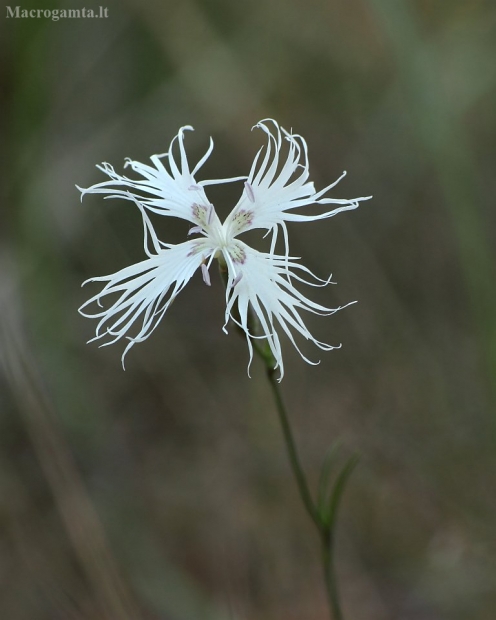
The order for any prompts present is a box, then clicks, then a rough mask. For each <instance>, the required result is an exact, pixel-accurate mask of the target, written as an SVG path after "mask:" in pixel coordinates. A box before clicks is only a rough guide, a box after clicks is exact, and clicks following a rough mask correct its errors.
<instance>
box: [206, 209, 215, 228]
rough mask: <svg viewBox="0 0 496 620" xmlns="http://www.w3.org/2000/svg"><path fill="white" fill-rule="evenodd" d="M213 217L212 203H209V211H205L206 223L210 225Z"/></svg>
mask: <svg viewBox="0 0 496 620" xmlns="http://www.w3.org/2000/svg"><path fill="white" fill-rule="evenodd" d="M213 219H214V205H210V207H209V211H208V213H207V224H208V225H209V226H210V224H211V223H212V221H213Z"/></svg>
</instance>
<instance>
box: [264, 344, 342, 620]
mask: <svg viewBox="0 0 496 620" xmlns="http://www.w3.org/2000/svg"><path fill="white" fill-rule="evenodd" d="M255 350H256V351H257V353H258V355H259V356H260V357H261V358H262V359H263V361H264V363H265V366H266V369H267V377H268V379H269V383H270V387H271V388H272V394H273V395H274V400H275V403H276V409H277V413H278V415H279V421H280V423H281V428H282V432H283V435H284V441H285V443H286V450H287V453H288V457H289V462H290V465H291V469H292V471H293V475H294V477H295V480H296V484H297V485H298V490H299V492H300V497H301V501H302V502H303V505H304V506H305V509H306V511H307V513H308V515H309V516H310V518H311V519H312V521H313V522H314V524H315V526H316V527H317V530H318V531H319V534H320V538H321V542H322V562H323V565H324V579H325V585H326V589H327V596H328V599H329V606H330V608H331V611H332V615H331V617H332V618H333V619H334V620H342V619H343V614H342V612H341V605H340V603H339V592H338V587H337V579H336V571H335V566H334V535H333V534H334V533H333V531H332V530H333V527H332V526H331V525H330V524H329V525H327V524H326V523H325V522H324V521H323V519H322V516H321V514H320V513H319V511H318V509H317V507H316V505H315V503H314V501H313V499H312V494H311V493H310V489H309V486H308V481H307V478H306V476H305V473H304V471H303V468H302V466H301V463H300V459H299V456H298V451H297V448H296V443H295V440H294V437H293V431H292V430H291V425H290V422H289V418H288V414H287V412H286V407H285V405H284V401H283V399H282V395H281V390H280V385H279V382H278V381H277V379H276V376H275V375H276V373H275V371H274V363H273V361H274V360H273V359H272V360H271V359H270V358H271V357H272V356H271V355H269V354H268V353H267V351H264V350H261V349H260V347H259V346H258V345H256V346H255Z"/></svg>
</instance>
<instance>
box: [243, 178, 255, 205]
mask: <svg viewBox="0 0 496 620" xmlns="http://www.w3.org/2000/svg"><path fill="white" fill-rule="evenodd" d="M245 190H246V195H247V196H248V200H249V201H250V202H255V194H254V193H253V187H252V186H251V185H250V184H249V183H248V181H245Z"/></svg>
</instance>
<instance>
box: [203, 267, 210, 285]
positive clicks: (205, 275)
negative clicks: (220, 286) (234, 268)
mask: <svg viewBox="0 0 496 620" xmlns="http://www.w3.org/2000/svg"><path fill="white" fill-rule="evenodd" d="M201 272H202V276H203V281H204V282H205V284H206V285H207V286H210V285H211V282H210V274H209V273H208V267H207V266H206V265H205V263H202V264H201Z"/></svg>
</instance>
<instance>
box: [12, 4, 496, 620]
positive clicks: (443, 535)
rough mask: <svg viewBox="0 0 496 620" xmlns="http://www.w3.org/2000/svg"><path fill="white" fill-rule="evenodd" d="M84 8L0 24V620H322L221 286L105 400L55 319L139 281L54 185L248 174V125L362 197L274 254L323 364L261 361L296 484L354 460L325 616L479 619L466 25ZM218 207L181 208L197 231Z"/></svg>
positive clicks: (117, 208)
mask: <svg viewBox="0 0 496 620" xmlns="http://www.w3.org/2000/svg"><path fill="white" fill-rule="evenodd" d="M78 6H79V8H80V6H82V5H77V4H74V3H72V4H69V3H67V4H64V3H59V4H55V3H53V2H52V1H50V0H47V2H45V3H44V4H34V3H32V2H31V3H28V2H25V3H23V4H22V8H26V9H29V8H33V7H34V8H52V9H54V8H58V9H62V8H66V9H67V8H78ZM90 6H91V5H90V4H87V5H86V7H88V8H89V7H90ZM105 6H106V7H108V18H107V19H98V20H97V19H94V20H91V19H65V20H60V21H51V20H48V19H43V18H41V19H12V18H6V11H5V6H4V7H3V9H2V16H1V19H0V28H1V33H0V34H1V38H0V50H1V51H0V54H1V74H0V97H1V118H0V122H1V146H2V151H1V166H0V174H1V175H2V182H1V188H0V191H1V195H0V200H1V227H0V235H1V237H0V239H1V250H0V359H1V366H0V387H1V392H0V407H1V417H0V425H1V428H0V487H1V505H0V618H2V620H3V619H5V620H94V619H95V620H99V619H102V620H103V619H104V620H117V619H119V620H128V619H129V620H131V619H132V620H140V619H143V620H197V619H200V618H201V619H202V620H203V619H207V620H228V619H236V620H242V619H243V620H248V619H250V620H252V619H253V620H255V619H256V620H265V619H267V620H269V619H270V620H276V619H277V620H292V619H294V620H297V619H298V620H299V619H303V618H304V619H305V620H320V619H322V618H326V617H327V614H328V612H327V609H326V601H325V594H324V588H323V586H322V583H321V574H320V558H319V547H318V540H317V538H316V536H315V534H314V532H313V529H312V526H311V524H310V523H309V522H308V521H307V519H306V515H305V514H304V512H303V509H302V508H301V506H300V503H299V498H298V496H297V492H296V488H295V485H294V481H293V479H292V478H291V475H290V471H289V467H288V464H287V459H286V454H285V452H284V445H283V443H282V438H281V434H280V429H279V427H278V424H277V418H276V414H275V410H274V407H273V403H272V400H271V395H270V391H269V387H268V385H267V383H266V380H265V377H264V373H263V370H262V368H261V367H260V364H259V363H258V362H257V360H256V361H255V362H254V364H253V368H252V375H253V378H252V379H251V380H250V379H248V377H247V375H246V363H247V350H246V345H245V343H244V342H243V341H242V340H241V339H240V338H239V337H238V336H237V335H236V333H235V331H233V330H231V332H232V333H230V334H229V336H225V335H224V334H223V332H222V331H221V327H222V323H223V292H222V284H221V282H220V281H216V280H214V282H213V286H212V287H211V288H208V287H206V286H205V285H204V284H203V282H202V279H201V276H199V275H198V274H197V275H196V276H195V277H194V278H193V280H192V282H191V283H190V284H189V286H188V287H187V288H186V289H185V291H184V292H183V293H182V294H181V296H180V297H179V298H178V299H177V301H176V303H174V305H173V306H172V308H171V309H170V311H169V312H168V314H167V316H166V318H165V320H164V321H163V322H162V324H161V326H160V327H159V329H157V330H156V332H155V333H154V334H153V337H152V338H150V339H149V340H148V341H146V342H145V343H144V344H140V345H138V346H136V347H134V348H133V350H132V351H131V352H130V354H129V356H128V358H127V370H126V372H123V370H122V368H121V362H120V355H121V352H122V344H121V343H119V344H117V345H114V346H112V347H108V348H103V349H98V348H97V346H96V345H95V343H93V344H90V345H86V344H85V342H86V340H88V339H89V338H90V337H92V335H93V333H94V328H95V324H94V322H92V321H89V320H87V319H84V318H82V317H81V316H79V314H78V313H77V308H78V307H79V306H80V305H81V304H82V303H83V302H84V301H85V300H86V299H88V297H89V295H90V293H91V294H93V293H94V292H96V290H97V289H96V287H94V288H91V285H88V287H87V288H85V289H83V290H81V288H80V284H81V282H82V281H83V280H85V279H86V278H88V277H91V276H95V275H104V274H108V273H112V272H113V271H116V270H118V269H120V268H121V267H124V266H126V265H128V264H130V262H132V261H135V260H138V259H140V258H141V257H142V231H141V221H140V217H139V214H138V212H137V210H136V209H134V208H131V207H130V205H129V204H127V203H119V202H118V201H109V202H103V200H102V199H101V197H99V196H89V197H87V198H86V199H85V201H84V203H83V204H81V203H80V201H79V192H78V191H77V190H76V189H75V184H78V185H80V186H83V187H87V186H89V185H91V184H93V183H97V182H99V181H102V180H103V179H104V177H103V175H102V174H101V173H100V172H99V171H97V170H96V168H95V164H98V163H100V162H102V161H108V162H110V163H112V164H113V165H114V166H115V168H116V170H117V171H119V172H122V165H123V163H124V157H126V156H129V157H132V158H133V159H137V160H139V161H146V160H147V158H148V157H149V156H150V155H151V154H154V153H163V152H164V151H166V150H167V148H168V145H169V142H170V140H171V138H172V137H173V136H174V135H175V134H176V133H177V130H178V128H179V127H180V126H181V125H184V124H192V125H193V126H194V127H195V128H196V132H195V133H194V134H188V136H187V148H188V153H189V155H190V157H191V161H196V160H197V158H198V156H199V155H200V154H202V153H203V152H204V151H205V149H206V146H207V144H208V137H209V136H210V135H212V136H213V138H214V140H215V143H216V148H215V150H214V154H213V155H212V157H211V159H210V160H209V161H208V163H207V165H206V166H205V170H204V174H203V175H201V176H200V178H213V177H215V176H219V177H227V176H235V175H240V174H247V173H248V170H249V167H250V165H251V162H252V159H253V157H254V154H255V152H256V150H257V149H258V148H259V146H260V145H261V144H262V143H263V142H264V140H263V139H262V135H261V134H260V133H259V132H250V128H251V127H252V125H254V124H255V123H256V122H257V121H258V120H260V119H262V118H265V117H268V116H270V117H273V118H275V119H277V120H278V122H279V123H280V124H281V125H282V126H283V127H286V128H288V129H289V128H293V130H294V131H295V132H297V133H300V134H302V135H303V136H304V137H305V138H306V140H307V142H308V145H309V153H310V170H311V175H312V178H313V180H314V181H315V183H316V185H317V187H318V188H321V187H323V186H324V185H325V184H328V183H330V182H331V181H332V180H334V179H335V178H337V177H338V176H339V175H340V173H341V171H342V170H347V171H348V176H347V177H346V179H344V180H343V181H342V182H341V184H340V185H339V186H338V187H337V188H336V190H334V194H333V195H334V196H336V197H350V198H351V197H354V196H364V195H369V194H373V196H374V199H373V200H372V201H370V202H367V203H364V204H363V205H362V206H361V207H360V209H359V210H357V211H354V212H351V213H345V214H341V215H339V216H338V217H336V218H333V219H331V220H327V221H325V222H323V223H321V224H319V223H310V224H305V225H295V226H292V227H291V229H290V234H291V247H292V252H293V253H294V254H296V255H298V256H302V257H303V259H304V261H305V264H307V265H308V266H309V267H310V268H311V269H312V270H314V271H315V272H316V273H317V274H318V275H320V276H322V277H324V276H326V275H327V274H328V273H329V272H330V271H332V272H333V275H334V279H335V280H336V281H337V282H338V285H337V286H333V287H328V288H327V289H325V290H321V291H316V292H315V298H317V299H319V300H321V301H323V302H324V303H326V304H329V305H331V306H332V305H338V304H341V303H345V302H347V301H351V300H353V299H357V300H358V302H359V303H358V304H356V305H354V306H352V307H351V308H348V309H346V310H344V311H343V312H341V313H339V314H337V315H336V316H334V317H331V318H328V319H323V318H319V317H313V316H310V317H309V318H308V325H309V327H310V329H311V331H312V332H313V333H314V334H315V335H316V336H317V337H319V338H320V339H322V340H324V341H326V342H332V343H336V344H337V343H339V342H343V348H342V349H341V350H339V351H333V352H331V353H327V354H325V353H324V354H322V356H321V359H322V363H321V364H320V365H319V366H317V367H311V366H308V365H306V364H305V363H304V362H303V361H302V360H301V359H300V358H299V356H298V355H297V353H295V352H294V351H293V350H292V348H291V346H290V345H289V343H288V342H285V343H284V347H285V359H286V363H287V374H286V377H285V379H284V380H283V383H282V389H283V393H284V396H285V398H286V400H287V402H288V404H289V408H290V415H291V419H292V421H293V423H294V427H295V432H296V435H297V439H298V442H299V445H300V449H301V456H302V460H303V462H304V464H305V467H306V468H307V471H308V473H309V476H310V478H311V480H312V482H315V481H316V479H317V476H318V472H319V469H320V467H321V463H322V460H323V458H324V454H325V452H326V450H327V448H328V447H329V445H330V444H331V443H332V442H333V441H334V440H336V439H337V438H340V439H341V441H342V449H341V455H342V456H341V458H342V459H343V460H344V459H345V458H346V457H347V456H349V455H350V454H351V453H352V452H355V451H357V452H359V453H360V454H361V455H362V460H361V463H360V466H359V468H358V469H357V471H356V472H355V473H354V475H353V478H352V480H351V484H350V486H349V488H348V490H347V493H346V496H345V499H344V503H343V506H342V512H341V514H340V519H339V530H338V548H337V559H338V571H339V578H340V583H341V591H342V597H343V606H344V611H345V617H346V618H347V619H349V620H393V619H402V620H444V619H449V620H458V619H470V620H493V619H494V618H495V615H496V612H495V609H496V536H495V532H496V527H495V510H496V491H495V486H496V453H495V451H496V419H495V401H496V383H495V373H496V290H495V286H494V283H495V279H494V276H495V273H494V241H495V231H496V227H495V224H496V215H495V210H494V195H495V193H496V180H495V179H496V177H495V174H494V170H495V166H496V150H495V135H496V133H495V130H496V114H495V109H496V108H495V104H496V5H495V3H494V1H493V0H486V1H484V0H471V1H470V2H467V1H466V0H437V1H436V0H417V1H413V0H326V1H324V0H308V1H306V2H304V1H303V0H285V1H283V0H271V1H263V0H247V1H245V2H237V3H236V2H232V1H231V2H229V1H228V0H178V1H176V2H172V1H169V0H166V1H163V2H159V1H158V0H155V1H154V0H147V1H146V2H142V3H141V2H138V1H137V0H126V1H125V2H121V3H117V2H115V0H112V1H111V2H109V3H108V4H106V5H105ZM239 191H240V188H239V186H236V187H234V186H232V187H231V186H230V187H228V188H227V189H224V190H222V192H221V191H220V190H215V189H214V190H213V191H212V192H211V193H210V196H211V197H212V198H213V199H214V200H215V203H216V206H217V208H218V211H219V212H220V214H221V215H226V214H227V213H228V212H229V210H230V208H231V207H232V205H233V204H234V201H235V200H236V199H237V195H238V192H239ZM161 230H162V233H163V232H164V231H166V234H165V237H166V240H168V241H172V242H175V241H180V240H182V239H184V237H185V234H186V232H187V230H188V225H187V223H186V222H181V221H172V220H170V219H169V220H168V221H167V222H166V223H165V224H163V228H162V229H161ZM162 236H163V237H164V234H162ZM255 239H256V241H255V243H261V242H259V241H258V239H259V237H255ZM259 247H263V244H261V245H260V246H259ZM311 353H314V352H313V351H311ZM314 357H315V353H314Z"/></svg>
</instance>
